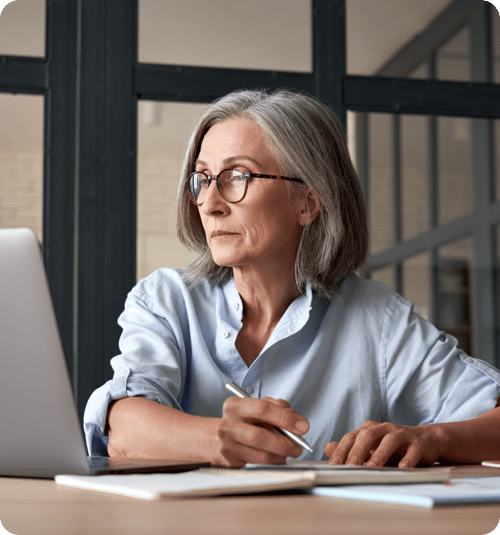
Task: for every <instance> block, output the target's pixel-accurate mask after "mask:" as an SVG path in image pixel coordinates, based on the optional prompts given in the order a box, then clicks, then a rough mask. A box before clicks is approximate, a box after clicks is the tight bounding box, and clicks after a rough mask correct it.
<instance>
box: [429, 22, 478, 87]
mask: <svg viewBox="0 0 500 535" xmlns="http://www.w3.org/2000/svg"><path fill="white" fill-rule="evenodd" d="M436 78H437V79H438V80H459V81H463V82H468V81H470V79H471V66H470V31H469V27H468V26H466V27H464V28H463V29H462V30H461V31H459V32H457V34H456V35H455V36H454V37H452V38H451V39H450V40H449V41H447V42H446V43H445V44H444V45H443V46H442V47H441V48H439V49H438V51H437V53H436Z"/></svg>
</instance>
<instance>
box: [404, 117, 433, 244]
mask: <svg viewBox="0 0 500 535" xmlns="http://www.w3.org/2000/svg"><path fill="white" fill-rule="evenodd" d="M428 131H429V128H428V119H427V117H423V116H420V115H402V116H401V197H402V204H403V206H402V209H403V210H402V216H403V239H404V240H407V239H409V238H412V237H414V236H416V235H418V234H421V233H423V232H425V231H427V230H428V229H429V154H428Z"/></svg>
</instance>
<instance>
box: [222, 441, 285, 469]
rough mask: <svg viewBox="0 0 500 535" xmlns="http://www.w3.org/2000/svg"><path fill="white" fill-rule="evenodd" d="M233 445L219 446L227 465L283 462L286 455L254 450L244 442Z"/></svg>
mask: <svg viewBox="0 0 500 535" xmlns="http://www.w3.org/2000/svg"><path fill="white" fill-rule="evenodd" d="M233 446H234V447H230V446H229V445H224V446H222V447H221V450H220V451H221V454H222V456H223V457H224V458H225V459H226V463H225V464H227V465H228V466H233V467H241V466H244V465H245V464H247V463H259V464H285V463H286V457H284V456H282V455H275V454H273V453H270V452H267V451H262V450H256V449H254V448H251V447H250V446H246V445H244V444H234V445H233Z"/></svg>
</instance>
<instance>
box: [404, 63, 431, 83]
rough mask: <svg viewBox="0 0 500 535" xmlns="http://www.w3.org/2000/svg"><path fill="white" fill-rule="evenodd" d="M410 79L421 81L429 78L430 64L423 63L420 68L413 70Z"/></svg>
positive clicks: (409, 75)
mask: <svg viewBox="0 0 500 535" xmlns="http://www.w3.org/2000/svg"><path fill="white" fill-rule="evenodd" d="M408 78H416V79H419V80H422V79H424V80H425V79H427V78H429V64H428V63H427V61H424V62H422V63H421V64H420V65H419V66H418V67H416V68H415V69H413V70H412V71H411V72H410V73H409V74H408Z"/></svg>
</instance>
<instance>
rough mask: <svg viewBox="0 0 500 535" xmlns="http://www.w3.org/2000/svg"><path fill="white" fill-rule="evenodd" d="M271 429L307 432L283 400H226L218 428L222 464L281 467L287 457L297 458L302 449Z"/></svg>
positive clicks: (298, 416)
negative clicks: (272, 465)
mask: <svg viewBox="0 0 500 535" xmlns="http://www.w3.org/2000/svg"><path fill="white" fill-rule="evenodd" d="M274 427H281V428H283V429H287V430H288V431H291V432H293V433H297V434H299V435H302V434H304V433H305V432H307V430H308V429H309V423H308V421H307V420H306V419H305V418H303V417H302V416H300V415H299V414H297V413H296V412H295V411H294V410H292V409H291V408H290V405H289V403H288V402H286V401H284V400H282V399H271V398H262V399H254V398H245V399H241V398H237V397H230V398H228V399H227V400H226V401H225V402H224V405H223V412H222V419H221V421H220V423H219V427H218V437H219V441H220V454H221V455H222V457H223V458H224V461H225V464H228V465H229V466H243V465H244V464H245V463H268V464H283V463H285V461H286V458H287V457H298V456H299V455H300V454H301V453H302V448H301V447H300V446H297V445H296V444H294V443H293V442H292V441H291V440H290V439H288V438H286V437H285V436H283V435H281V434H279V433H278V432H277V431H276V429H274Z"/></svg>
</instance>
